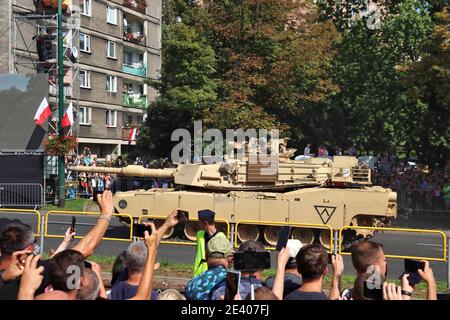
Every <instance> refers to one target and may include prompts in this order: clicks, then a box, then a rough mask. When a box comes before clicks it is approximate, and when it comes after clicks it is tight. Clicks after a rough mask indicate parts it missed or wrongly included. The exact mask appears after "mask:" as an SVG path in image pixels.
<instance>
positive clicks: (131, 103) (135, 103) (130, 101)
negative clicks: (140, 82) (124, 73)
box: [122, 93, 147, 109]
mask: <svg viewBox="0 0 450 320" xmlns="http://www.w3.org/2000/svg"><path fill="white" fill-rule="evenodd" d="M122 104H123V106H124V107H130V108H139V109H147V96H144V95H135V94H128V93H124V94H123V95H122Z"/></svg>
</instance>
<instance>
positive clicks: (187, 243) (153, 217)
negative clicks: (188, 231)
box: [138, 214, 230, 246]
mask: <svg viewBox="0 0 450 320" xmlns="http://www.w3.org/2000/svg"><path fill="white" fill-rule="evenodd" d="M142 219H154V220H166V219H167V216H154V215H147V214H146V215H142V216H140V217H139V219H138V223H142ZM194 221H195V222H198V219H194V218H189V222H194ZM215 222H216V223H223V224H225V225H226V236H227V238H230V224H229V223H228V221H226V220H220V219H216V220H215ZM160 243H164V244H179V245H185V246H195V245H196V242H194V241H190V240H186V241H167V240H161V241H160Z"/></svg>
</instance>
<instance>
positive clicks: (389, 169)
mask: <svg viewBox="0 0 450 320" xmlns="http://www.w3.org/2000/svg"><path fill="white" fill-rule="evenodd" d="M334 155H338V156H339V155H349V156H358V154H357V151H356V149H355V148H354V147H350V148H349V149H347V150H344V151H342V149H341V148H335V150H334V152H329V151H328V150H327V147H326V146H323V145H320V146H319V147H318V149H317V153H313V152H312V151H311V144H310V143H309V144H307V145H306V147H305V149H304V152H303V157H305V156H306V157H315V156H317V157H328V158H331V157H332V156H334ZM300 157H302V156H300ZM374 160H375V161H374V163H373V165H374V167H373V169H374V170H373V173H374V175H373V184H374V185H376V186H382V187H384V188H391V189H392V190H393V191H396V192H397V193H398V199H399V207H400V208H409V209H413V210H436V211H450V160H448V161H447V164H446V166H445V167H444V168H436V169H430V168H429V167H428V165H425V164H422V163H419V162H418V161H417V160H415V159H399V157H398V156H397V155H396V154H394V153H389V152H381V153H379V154H378V155H377V156H376V157H375V159H374Z"/></svg>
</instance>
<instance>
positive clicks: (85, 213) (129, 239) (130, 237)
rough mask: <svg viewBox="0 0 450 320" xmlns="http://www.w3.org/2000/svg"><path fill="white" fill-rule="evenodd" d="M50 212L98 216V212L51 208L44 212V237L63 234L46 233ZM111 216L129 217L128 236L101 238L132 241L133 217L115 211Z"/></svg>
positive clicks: (56, 236) (60, 236) (79, 237)
mask: <svg viewBox="0 0 450 320" xmlns="http://www.w3.org/2000/svg"><path fill="white" fill-rule="evenodd" d="M50 214H67V215H84V216H99V215H100V213H98V212H82V211H58V210H51V211H48V212H47V213H46V214H45V224H44V237H48V238H64V236H63V235H52V234H48V216H49V215H50ZM113 217H126V218H129V219H130V236H129V238H128V239H124V238H109V237H104V238H102V239H103V240H111V241H132V240H133V222H132V221H133V218H132V217H131V216H130V215H128V214H119V213H115V214H113ZM75 238H76V239H81V238H83V236H75Z"/></svg>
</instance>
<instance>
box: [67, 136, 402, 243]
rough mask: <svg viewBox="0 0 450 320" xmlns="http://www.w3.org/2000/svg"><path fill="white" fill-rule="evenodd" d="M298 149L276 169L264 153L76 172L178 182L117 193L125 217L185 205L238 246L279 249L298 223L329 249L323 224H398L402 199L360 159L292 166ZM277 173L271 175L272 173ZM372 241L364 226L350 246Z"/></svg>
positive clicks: (350, 236)
mask: <svg viewBox="0 0 450 320" xmlns="http://www.w3.org/2000/svg"><path fill="white" fill-rule="evenodd" d="M295 151H296V150H295V149H287V148H286V144H284V143H280V150H279V154H278V155H276V156H275V157H272V158H271V159H269V160H271V161H272V162H271V163H270V164H267V163H268V162H267V161H266V162H264V161H265V160H268V159H264V158H263V156H262V155H258V157H256V161H250V155H249V154H250V153H249V152H248V150H247V151H246V153H245V157H244V158H243V159H241V160H236V159H225V160H224V161H223V162H221V163H214V164H180V165H178V166H177V167H176V168H168V169H146V168H144V167H142V166H136V165H130V166H126V167H123V168H109V167H83V166H74V167H69V168H68V169H69V170H72V171H83V172H99V173H102V172H103V173H115V174H117V175H119V176H128V177H148V178H169V179H173V182H174V186H175V187H174V188H165V189H163V188H152V189H148V190H134V191H126V192H116V193H115V194H114V205H115V208H116V210H117V212H118V213H122V214H128V215H130V216H132V217H133V218H136V219H137V218H138V217H139V216H141V215H151V216H154V217H158V216H159V217H165V216H167V214H168V213H169V212H171V211H172V210H173V209H174V208H177V207H178V208H180V209H182V210H186V211H188V212H189V213H190V217H195V218H196V217H197V211H199V210H202V209H211V210H213V211H214V212H216V220H217V221H218V222H217V223H216V224H217V226H218V228H219V229H224V228H225V227H226V224H224V223H221V222H220V221H226V222H228V223H229V224H230V225H231V226H232V229H233V230H234V232H235V234H236V239H237V241H238V242H243V241H246V240H250V239H251V240H261V241H264V243H265V244H266V245H269V246H273V245H275V244H276V241H277V238H278V232H279V230H280V228H281V225H292V226H293V234H292V235H293V237H294V238H297V239H299V240H301V241H302V243H304V244H309V243H313V242H314V243H321V244H322V245H324V246H325V247H327V248H329V247H330V232H329V229H321V228H320V227H319V226H321V225H329V226H330V227H331V228H332V229H333V230H338V229H340V228H342V227H343V226H349V225H350V226H362V227H383V226H386V225H388V224H389V222H390V221H391V219H395V218H396V216H397V194H396V193H395V192H392V190H391V189H388V188H382V187H379V186H372V183H371V170H370V169H369V167H368V166H367V165H365V164H359V163H358V160H357V159H356V158H355V157H350V156H335V157H333V158H332V159H329V158H306V159H302V160H292V159H290V158H291V157H292V156H293V154H294V153H295ZM269 167H270V168H271V170H270V171H267V170H268V168H269ZM264 169H266V171H265V172H264V173H263V170H264ZM156 222H158V223H161V222H162V220H161V221H156ZM296 224H307V225H310V224H311V225H313V226H310V227H309V226H296ZM197 230H198V223H197V222H194V221H191V222H188V223H187V224H186V225H184V226H183V229H182V230H181V231H180V232H181V233H183V234H177V232H175V231H176V230H170V231H169V232H168V233H167V234H166V235H165V238H171V237H172V238H173V237H176V238H179V237H183V238H184V239H185V240H189V241H195V234H196V231H197ZM178 231H179V230H178ZM372 235H373V231H372V230H368V229H364V228H358V229H357V230H346V231H345V232H344V242H345V243H344V245H349V244H350V243H351V242H352V241H354V240H355V239H360V238H365V237H370V236H372Z"/></svg>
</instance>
